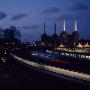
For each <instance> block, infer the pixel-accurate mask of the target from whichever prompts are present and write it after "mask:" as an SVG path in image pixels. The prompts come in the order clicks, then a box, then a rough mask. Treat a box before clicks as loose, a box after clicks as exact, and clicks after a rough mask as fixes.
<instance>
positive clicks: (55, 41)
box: [50, 24, 59, 45]
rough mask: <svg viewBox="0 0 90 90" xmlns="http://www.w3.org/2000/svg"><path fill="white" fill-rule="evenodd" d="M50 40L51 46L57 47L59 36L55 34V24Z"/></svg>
mask: <svg viewBox="0 0 90 90" xmlns="http://www.w3.org/2000/svg"><path fill="white" fill-rule="evenodd" d="M50 39H51V40H50V42H51V45H57V44H58V43H59V36H58V35H57V34H56V24H55V25H54V34H53V35H52V36H51V37H50Z"/></svg>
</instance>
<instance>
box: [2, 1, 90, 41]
mask: <svg viewBox="0 0 90 90" xmlns="http://www.w3.org/2000/svg"><path fill="white" fill-rule="evenodd" d="M64 17H66V19H67V27H66V28H67V32H68V33H69V34H71V33H72V32H73V31H74V19H75V18H76V19H77V23H78V31H79V33H80V38H84V39H90V0H0V27H1V28H8V27H9V26H10V25H15V26H16V27H17V29H18V30H20V31H21V34H22V41H30V42H34V41H36V40H40V36H41V34H42V33H43V22H45V23H46V32H47V34H48V35H52V34H53V32H54V30H53V29H54V23H56V24H57V34H58V35H59V34H60V32H61V31H62V30H63V26H62V25H63V18H64Z"/></svg>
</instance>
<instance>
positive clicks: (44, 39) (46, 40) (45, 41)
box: [41, 23, 48, 45]
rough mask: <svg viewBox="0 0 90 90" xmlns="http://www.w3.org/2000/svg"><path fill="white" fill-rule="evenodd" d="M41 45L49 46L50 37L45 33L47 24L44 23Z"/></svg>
mask: <svg viewBox="0 0 90 90" xmlns="http://www.w3.org/2000/svg"><path fill="white" fill-rule="evenodd" d="M41 44H43V45H47V44H48V35H47V34H46V31H45V23H44V33H43V34H42V36H41Z"/></svg>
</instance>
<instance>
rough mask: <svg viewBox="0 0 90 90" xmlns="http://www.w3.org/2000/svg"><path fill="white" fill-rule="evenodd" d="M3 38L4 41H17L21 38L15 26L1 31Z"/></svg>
mask: <svg viewBox="0 0 90 90" xmlns="http://www.w3.org/2000/svg"><path fill="white" fill-rule="evenodd" d="M3 37H4V38H6V39H19V38H20V37H21V34H20V31H19V30H17V29H16V27H15V26H10V28H9V29H5V30H3Z"/></svg>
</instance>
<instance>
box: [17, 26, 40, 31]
mask: <svg viewBox="0 0 90 90" xmlns="http://www.w3.org/2000/svg"><path fill="white" fill-rule="evenodd" d="M18 28H20V29H27V30H29V29H40V28H41V27H40V26H39V25H32V26H22V27H18Z"/></svg>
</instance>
